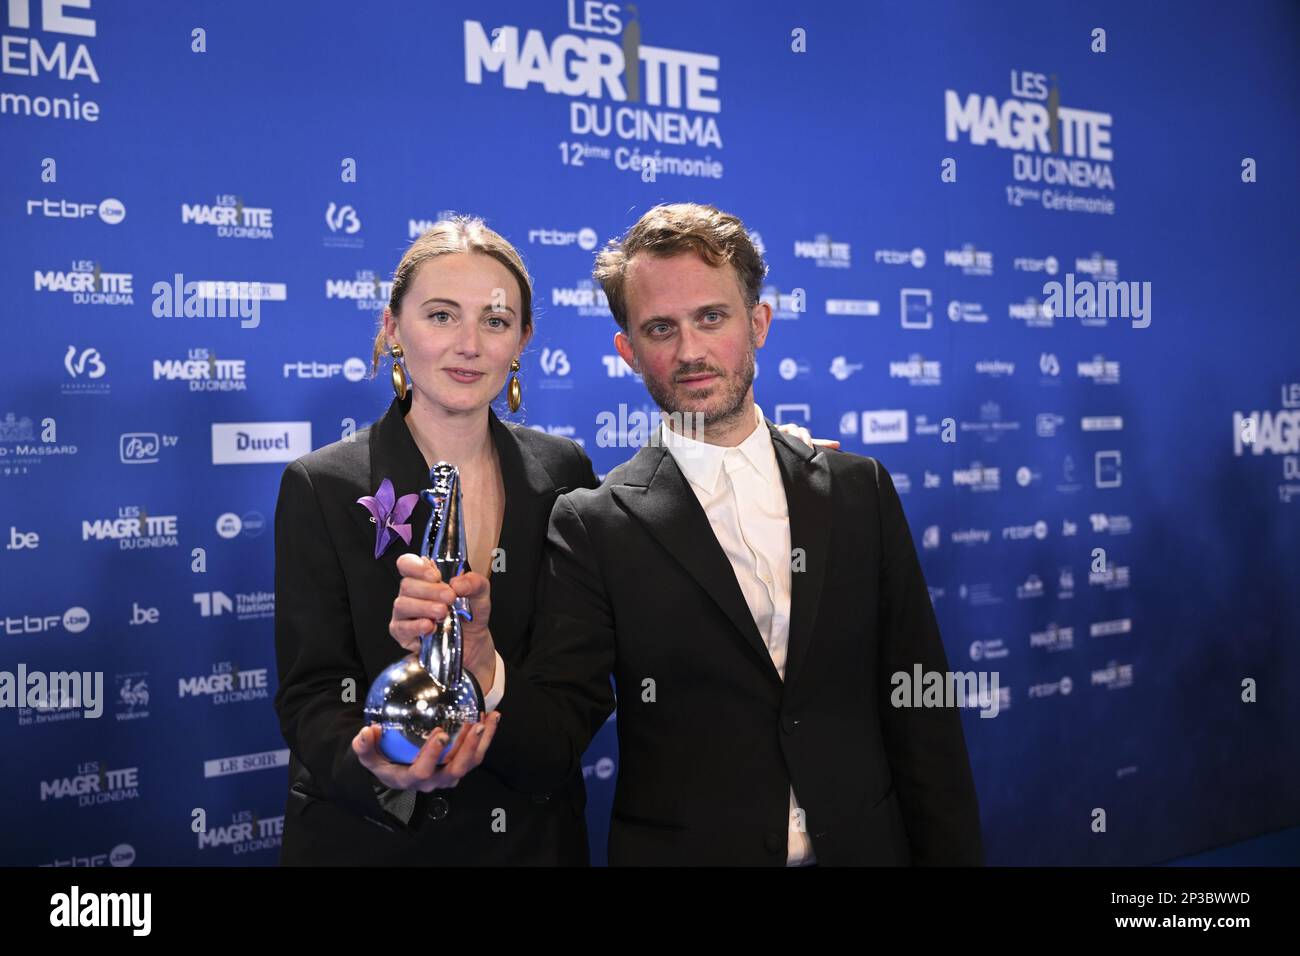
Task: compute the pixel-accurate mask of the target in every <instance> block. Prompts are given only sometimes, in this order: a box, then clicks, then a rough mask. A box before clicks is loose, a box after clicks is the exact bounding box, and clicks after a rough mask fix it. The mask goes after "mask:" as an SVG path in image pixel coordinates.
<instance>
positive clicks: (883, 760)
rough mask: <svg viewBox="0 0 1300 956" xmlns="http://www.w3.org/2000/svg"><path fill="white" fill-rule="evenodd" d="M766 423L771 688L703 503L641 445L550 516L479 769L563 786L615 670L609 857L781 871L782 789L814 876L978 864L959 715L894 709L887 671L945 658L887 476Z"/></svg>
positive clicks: (669, 465) (668, 464)
mask: <svg viewBox="0 0 1300 956" xmlns="http://www.w3.org/2000/svg"><path fill="white" fill-rule="evenodd" d="M767 427H768V429H769V431H770V432H771V434H772V440H773V442H774V445H775V449H776V454H777V460H778V462H779V465H780V469H781V474H782V479H783V481H784V484H785V492H786V498H787V502H788V505H789V513H790V528H791V544H792V548H793V554H792V562H793V563H792V571H793V573H792V575H791V578H792V587H793V592H792V601H791V620H790V635H789V650H788V657H787V664H786V675H785V680H784V682H783V681H782V680H781V678H780V676H779V675H778V674H777V671H776V668H775V667H774V666H773V664H772V659H771V657H770V656H769V653H768V650H767V647H766V645H765V644H764V642H763V640H762V639H761V638H760V636H759V633H758V630H757V628H756V626H755V624H754V621H753V618H752V616H751V614H750V612H749V609H748V607H747V605H746V603H745V599H744V596H743V595H742V593H741V591H740V587H739V585H738V584H737V582H736V577H735V574H734V572H733V571H732V568H731V565H730V563H729V562H728V560H727V557H726V555H725V553H724V552H723V550H722V548H721V546H720V545H719V544H718V541H717V538H716V537H715V536H714V534H713V531H712V528H711V527H710V525H709V522H708V518H707V517H706V515H705V513H704V510H703V508H702V507H701V506H700V504H699V502H698V500H697V499H696V497H695V495H694V493H693V492H692V491H691V489H690V487H689V485H688V484H687V482H686V479H685V478H684V477H683V476H682V473H681V471H680V470H679V469H678V468H677V465H676V463H675V462H674V460H673V457H672V455H671V454H670V453H669V452H668V451H667V449H666V448H664V447H662V446H654V445H652V446H647V447H645V448H643V449H641V451H640V452H639V453H638V454H637V455H636V456H635V457H634V458H633V459H632V460H631V461H629V462H627V463H626V464H624V465H621V466H619V467H618V468H616V469H615V470H614V471H613V472H612V473H610V475H609V476H608V477H607V478H606V480H605V482H604V484H603V485H602V486H601V487H600V488H598V489H595V490H578V491H574V492H572V493H570V494H567V495H565V496H563V497H561V498H559V499H558V501H557V502H556V506H555V509H554V511H553V513H552V515H551V524H550V531H549V535H548V541H547V549H546V556H545V561H544V568H543V576H542V579H541V582H540V583H539V598H538V600H539V604H538V608H537V612H536V629H535V631H534V634H533V639H532V646H531V648H530V651H529V656H528V658H527V660H526V661H525V663H524V665H523V667H522V669H521V668H520V667H519V666H517V665H516V663H515V662H513V661H507V664H506V674H507V677H506V688H505V697H504V698H503V700H502V701H501V704H500V707H499V709H500V711H501V713H502V720H501V724H500V727H499V728H498V730H497V736H496V739H495V740H494V742H493V745H492V748H491V749H490V751H489V753H488V756H487V758H486V760H485V761H484V765H483V766H484V767H487V768H490V769H491V770H493V771H494V772H496V773H498V774H500V775H501V777H502V779H504V780H507V781H511V782H513V783H514V784H515V785H516V786H518V787H520V788H522V789H524V790H547V789H550V788H552V787H554V786H557V785H558V784H559V783H560V782H561V781H563V780H566V779H568V778H569V777H570V776H571V775H572V774H573V773H574V772H575V771H576V770H578V769H579V766H580V761H581V756H582V753H583V751H584V750H585V749H586V747H587V744H588V742H589V741H590V739H591V737H592V735H593V734H594V733H595V732H596V730H597V729H598V728H599V727H600V725H601V724H602V723H603V722H604V721H605V720H606V718H607V717H608V715H609V713H610V711H611V710H612V708H613V707H614V705H615V690H614V689H613V688H611V684H610V678H611V675H612V677H613V680H614V684H615V685H616V688H617V704H618V744H619V768H618V781H617V787H616V791H615V797H614V812H613V818H612V820H611V825H610V835H609V860H610V863H611V864H614V865H618V864H783V863H784V862H785V859H786V846H787V838H788V825H789V823H788V821H789V818H790V814H789V804H788V800H789V788H790V786H791V785H793V787H794V791H795V794H796V795H797V797H798V800H799V804H800V806H801V808H802V809H803V811H804V814H805V817H804V825H805V828H806V831H807V832H808V833H809V835H810V836H811V839H812V844H813V849H814V852H815V853H816V856H817V859H818V861H819V862H820V863H822V864H887V865H897V864H908V863H912V864H978V863H982V862H983V850H982V844H981V838H980V823H979V810H978V806H977V803H976V795H975V788H974V783H973V780H972V776H971V770H970V764H969V761H968V758H967V753H966V746H965V740H964V738H963V734H962V727H961V721H960V717H959V715H958V713H957V712H956V711H955V710H952V709H898V708H894V707H891V706H890V691H891V689H892V688H891V684H890V677H891V675H892V674H894V673H895V672H898V671H904V672H907V673H908V674H909V675H911V674H912V672H913V666H914V665H915V664H918V663H919V664H920V665H921V667H922V669H923V671H938V672H945V671H947V659H946V657H945V654H944V649H943V645H942V643H941V641H940V637H939V630H938V626H937V624H936V623H935V618H934V612H933V608H932V607H931V603H930V597H929V592H928V591H927V589H926V585H925V580H924V578H923V577H922V574H921V568H920V565H919V563H918V562H917V558H916V552H915V549H914V547H913V544H912V538H911V534H910V532H909V530H908V526H907V521H906V519H905V518H904V516H903V509H902V506H901V505H900V503H899V500H898V496H897V493H896V492H895V489H894V485H893V482H892V480H891V478H890V476H889V473H888V472H887V471H886V470H885V468H884V467H883V466H881V465H880V464H879V463H878V462H876V461H875V460H874V459H871V458H864V457H861V456H857V455H850V454H842V453H838V452H822V451H813V450H811V449H809V448H808V447H807V446H805V445H803V444H801V443H799V442H797V441H794V440H789V439H787V438H785V436H783V435H781V434H780V433H779V432H778V431H776V429H775V428H773V427H772V425H771V424H770V423H768V425H767ZM493 629H494V630H495V622H494V627H493Z"/></svg>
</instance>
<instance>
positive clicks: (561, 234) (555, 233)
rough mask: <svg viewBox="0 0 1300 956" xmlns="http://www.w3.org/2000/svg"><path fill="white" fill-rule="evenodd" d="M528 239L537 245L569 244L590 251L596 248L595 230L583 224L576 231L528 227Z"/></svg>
mask: <svg viewBox="0 0 1300 956" xmlns="http://www.w3.org/2000/svg"><path fill="white" fill-rule="evenodd" d="M528 241H529V242H535V243H537V244H538V245H539V246H571V245H574V244H575V243H576V244H577V246H578V248H580V249H583V250H585V251H587V252H590V251H591V250H592V249H595V248H596V241H597V240H596V230H595V229H592V228H590V227H587V226H584V227H583V228H581V229H579V230H578V231H577V232H565V231H564V230H562V229H529V230H528Z"/></svg>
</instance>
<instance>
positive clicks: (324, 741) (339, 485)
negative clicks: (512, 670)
mask: <svg viewBox="0 0 1300 956" xmlns="http://www.w3.org/2000/svg"><path fill="white" fill-rule="evenodd" d="M410 401H411V400H410V397H409V395H408V397H407V399H406V400H405V401H404V402H398V401H394V402H393V403H392V405H391V406H390V407H389V409H388V411H387V413H386V414H385V415H384V416H383V417H382V418H381V419H380V420H379V421H378V422H376V423H375V424H374V425H373V426H371V427H367V428H364V429H362V430H360V431H358V432H357V433H356V434H355V435H354V436H353V437H352V439H351V440H350V441H340V442H336V443H334V444H332V445H329V446H327V447H325V448H321V449H318V450H317V451H314V452H312V453H311V454H309V455H305V456H303V457H302V458H300V459H298V460H297V461H295V462H293V463H292V464H291V465H289V467H288V468H286V469H285V472H284V477H283V479H282V482H281V485H280V497H279V502H278V504H277V505H276V510H275V552H276V553H275V558H276V560H275V596H276V609H275V610H276V614H275V649H276V661H277V666H278V671H279V679H280V683H279V689H278V691H277V693H276V697H275V707H276V711H277V713H278V714H279V717H280V727H281V730H282V732H283V734H284V738H285V740H286V741H288V744H289V750H290V754H291V756H290V765H289V795H288V807H287V809H286V812H285V823H284V842H283V847H282V853H281V861H282V862H283V863H286V864H307V865H320V864H380V865H383V864H412V865H437V864H442V863H447V864H475V863H482V864H491V863H497V864H586V862H587V860H588V853H587V833H586V824H585V819H584V808H585V803H586V792H585V789H584V787H583V784H582V774H581V771H580V770H579V769H576V768H575V769H572V770H566V771H564V772H561V773H557V774H555V775H554V776H553V777H551V779H550V780H549V782H548V783H547V786H545V787H540V788H538V787H533V788H525V789H523V790H519V789H515V788H512V787H510V786H508V785H507V784H506V783H505V782H503V781H502V779H501V778H500V777H499V776H497V775H496V774H494V773H492V772H490V771H484V770H482V769H480V770H478V771H476V772H475V773H473V774H471V775H470V776H468V777H466V778H465V779H464V780H462V781H461V783H460V784H459V785H458V786H457V787H456V788H454V789H448V790H437V791H435V792H433V793H430V794H419V795H418V796H417V795H416V794H415V792H414V791H411V792H396V791H389V790H387V789H386V788H383V787H381V786H379V785H378V782H377V781H376V780H375V778H374V776H373V775H372V774H371V773H370V772H369V771H368V770H366V769H365V768H364V767H362V766H361V764H360V762H359V761H358V760H357V758H356V755H355V754H354V753H353V751H352V738H353V737H354V736H355V735H356V733H357V731H358V730H360V729H361V727H362V725H363V723H364V718H363V716H362V706H363V705H364V703H365V697H366V691H367V689H368V688H369V687H370V684H371V682H372V681H373V680H374V678H375V677H376V675H378V674H379V672H380V671H382V670H383V669H384V668H385V667H386V666H388V665H389V664H391V663H392V662H394V661H396V660H398V659H399V658H401V657H402V656H403V655H404V653H405V652H404V651H403V650H402V648H401V646H400V645H398V644H397V642H396V641H394V640H393V639H392V637H390V636H389V633H388V623H389V620H390V618H391V617H392V609H393V600H394V598H396V597H397V591H398V587H399V584H400V580H401V576H400V575H399V573H398V571H397V557H398V555H400V554H402V553H404V552H407V551H411V552H416V553H418V552H419V549H420V544H421V537H422V535H423V533H424V529H425V523H426V522H427V521H428V518H429V511H430V506H429V504H428V503H427V502H425V501H424V500H422V499H421V500H420V501H419V503H418V504H417V506H416V508H415V511H414V513H413V514H412V515H411V518H410V522H411V531H412V534H411V544H410V546H409V547H408V546H406V545H405V544H404V542H403V541H402V540H401V539H400V538H395V541H394V543H392V544H390V545H389V548H388V550H387V551H385V552H384V554H383V555H382V556H381V557H380V558H379V559H378V560H376V559H375V557H374V546H375V525H374V524H373V523H372V522H371V519H370V513H369V512H368V511H367V510H366V509H365V508H364V507H363V506H362V505H359V504H357V503H356V502H357V499H358V498H359V497H361V496H362V495H373V494H375V491H376V489H377V488H378V487H379V484H380V482H381V481H383V479H384V478H388V479H390V480H391V481H392V483H393V486H394V491H395V494H396V495H397V496H399V497H400V496H401V495H404V494H408V493H411V492H418V491H420V490H421V489H424V488H427V487H428V485H429V469H428V466H427V464H426V462H425V461H424V456H423V454H422V453H421V452H420V450H419V448H418V447H417V446H416V444H415V440H414V439H413V438H412V437H411V434H410V431H409V430H408V429H407V426H406V423H405V421H404V420H403V415H404V414H405V412H406V411H407V410H408V409H409V408H410ZM489 414H490V429H491V434H492V439H493V442H494V444H495V446H496V451H497V454H498V456H499V457H500V461H501V473H502V479H503V483H504V486H505V498H506V504H505V520H504V523H503V526H502V531H501V539H500V542H499V544H500V547H501V548H502V549H503V552H504V557H505V568H504V570H500V569H498V570H493V572H492V574H491V576H490V581H491V585H492V631H493V634H494V637H495V639H496V643H497V647H498V650H499V651H500V653H501V655H502V657H503V658H504V659H505V660H507V661H517V660H520V659H521V658H522V657H523V656H524V654H525V653H526V651H527V641H528V635H529V631H530V625H531V621H532V615H533V604H534V598H535V590H536V584H537V578H538V569H539V566H540V562H541V556H542V553H543V548H544V544H545V539H546V529H547V520H548V518H549V516H550V513H551V506H552V504H553V502H554V501H555V498H556V496H557V495H558V494H560V493H561V492H564V491H568V490H569V489H571V488H580V487H587V488H590V487H594V486H595V484H596V478H595V475H594V474H593V473H592V469H591V462H590V460H589V459H588V458H587V456H586V454H585V453H584V452H583V451H582V449H581V448H579V447H578V446H577V445H576V444H575V443H574V442H572V441H570V440H569V439H567V438H558V437H554V436H551V435H546V434H543V433H541V432H538V431H534V430H532V429H529V428H524V427H522V426H518V425H513V424H506V423H503V422H501V421H500V420H499V419H498V418H497V417H496V416H495V415H492V414H491V413H489ZM482 570H486V569H482ZM348 682H350V686H351V688H352V690H351V693H350V694H345V688H346V687H347V686H348ZM498 810H501V811H504V816H502V815H501V814H499V813H497V812H496V811H498ZM494 822H495V823H496V824H497V825H496V826H495V827H494V826H493V824H494ZM502 823H504V830H503V829H502V828H501V824H502Z"/></svg>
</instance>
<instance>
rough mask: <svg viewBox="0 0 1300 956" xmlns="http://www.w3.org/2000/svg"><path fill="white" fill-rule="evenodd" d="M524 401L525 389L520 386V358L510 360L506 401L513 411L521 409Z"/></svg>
mask: <svg viewBox="0 0 1300 956" xmlns="http://www.w3.org/2000/svg"><path fill="white" fill-rule="evenodd" d="M523 401H524V390H523V389H522V388H520V386H519V359H517V358H513V359H511V360H510V384H509V386H507V388H506V403H507V404H508V405H509V406H510V410H511V411H512V412H517V411H519V406H520V405H522V404H523Z"/></svg>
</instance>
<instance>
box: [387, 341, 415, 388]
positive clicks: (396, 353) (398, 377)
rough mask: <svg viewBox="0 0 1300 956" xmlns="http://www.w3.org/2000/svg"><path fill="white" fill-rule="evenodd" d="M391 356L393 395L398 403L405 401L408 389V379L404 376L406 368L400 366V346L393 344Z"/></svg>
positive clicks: (402, 365)
mask: <svg viewBox="0 0 1300 956" xmlns="http://www.w3.org/2000/svg"><path fill="white" fill-rule="evenodd" d="M390 351H391V353H392V356H393V393H394V394H395V395H397V400H398V401H399V402H402V401H405V400H406V391H407V389H408V388H410V379H409V377H408V376H407V374H406V366H405V365H404V364H402V355H403V354H404V353H403V352H402V346H401V345H400V344H398V343H394V345H393V347H392V349H391V350H390Z"/></svg>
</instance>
